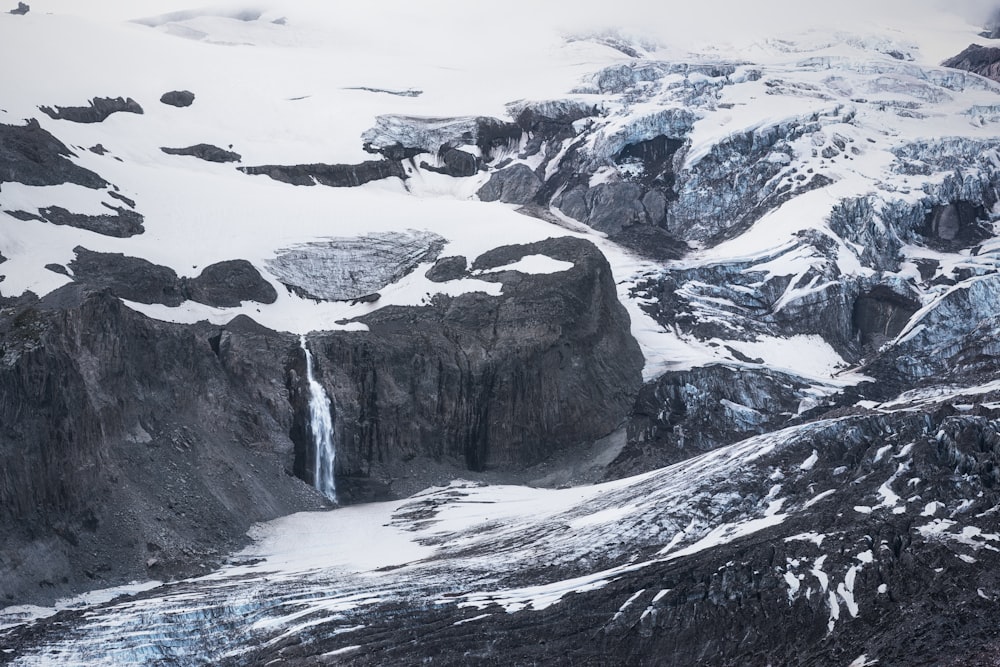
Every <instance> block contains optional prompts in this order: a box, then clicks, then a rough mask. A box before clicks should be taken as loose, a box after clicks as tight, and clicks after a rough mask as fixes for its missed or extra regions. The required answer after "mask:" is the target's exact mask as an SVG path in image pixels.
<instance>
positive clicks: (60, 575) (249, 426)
mask: <svg viewBox="0 0 1000 667" xmlns="http://www.w3.org/2000/svg"><path fill="white" fill-rule="evenodd" d="M0 332H2V334H0V335H2V351H3V357H2V360H0V386H2V387H3V391H2V392H0V471H2V473H0V526H2V528H0V535H2V538H0V600H2V601H3V602H5V603H9V602H17V601H24V600H45V599H51V598H52V597H58V596H59V595H64V594H66V593H68V592H71V591H74V590H81V589H85V588H95V587H101V586H107V585H110V584H114V583H119V582H121V581H123V580H128V579H132V578H145V577H147V576H148V577H151V578H157V577H169V576H172V575H176V574H181V573H192V572H194V571H196V569H197V565H198V564H200V563H203V562H205V561H211V560H212V559H213V558H215V557H217V556H219V555H220V554H223V553H225V552H226V551H227V550H229V549H231V548H233V547H234V546H236V545H237V544H238V543H240V542H241V541H242V540H243V539H245V538H244V533H245V531H246V529H247V528H248V527H249V526H250V524H251V523H253V522H254V521H260V520H265V519H269V518H273V517H276V516H279V515H282V514H287V513H289V512H292V511H296V510H299V509H305V508H308V507H317V506H320V504H321V503H320V502H319V501H318V500H317V498H316V497H315V495H314V494H313V493H312V491H311V489H309V488H308V487H306V485H304V484H303V483H301V482H300V481H299V480H297V479H295V478H294V477H292V476H290V475H289V474H286V472H285V467H286V466H285V461H286V460H288V459H289V458H290V452H291V447H292V444H291V442H290V440H289V439H288V436H287V433H288V430H289V426H290V418H289V414H288V407H287V406H288V403H287V398H286V396H285V393H284V390H283V387H282V385H281V384H280V382H278V381H277V379H276V378H280V377H281V373H282V368H283V363H284V361H285V358H286V355H287V350H288V347H289V344H290V343H291V341H290V340H289V339H288V338H287V337H286V338H284V339H283V338H280V337H276V336H275V335H274V333H273V332H268V331H263V330H260V329H259V328H257V327H255V326H254V325H252V324H251V323H249V322H247V321H240V320H234V321H233V322H232V323H231V324H230V325H228V326H227V327H225V328H223V329H221V330H220V329H218V328H216V327H209V326H207V325H205V326H194V327H185V326H180V325H173V324H168V323H163V322H158V321H154V320H150V319H148V318H146V317H144V316H142V315H140V314H138V313H136V312H134V311H132V310H129V309H128V308H126V307H125V306H123V305H122V304H121V302H120V301H119V300H118V299H116V298H115V297H113V296H111V294H109V293H108V292H91V291H87V290H86V289H85V288H81V287H79V286H68V287H66V288H63V289H61V290H58V291H56V292H54V293H52V294H50V295H49V296H47V297H46V298H44V299H42V300H41V301H39V302H37V303H29V304H21V305H20V306H15V307H13V308H8V309H5V310H4V311H3V312H2V314H0Z"/></svg>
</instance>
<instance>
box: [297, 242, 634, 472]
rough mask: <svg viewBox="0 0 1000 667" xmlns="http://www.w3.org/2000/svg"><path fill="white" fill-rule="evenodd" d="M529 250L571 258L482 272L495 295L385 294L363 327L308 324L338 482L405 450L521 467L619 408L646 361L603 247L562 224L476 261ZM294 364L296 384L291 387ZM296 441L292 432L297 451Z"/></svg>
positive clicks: (398, 459) (391, 468) (596, 430)
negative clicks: (424, 298) (394, 302)
mask: <svg viewBox="0 0 1000 667" xmlns="http://www.w3.org/2000/svg"><path fill="white" fill-rule="evenodd" d="M534 254H544V255H547V256H549V257H552V258H554V259H558V260H563V261H568V262H572V263H573V268H571V269H569V270H567V271H561V272H559V273H555V274H540V275H534V274H523V273H518V272H510V271H508V272H502V271H501V272H496V273H492V274H491V273H487V274H483V275H482V276H481V279H484V280H496V281H501V282H503V293H502V294H501V295H500V296H488V295H486V294H484V293H481V292H478V293H468V294H463V295H461V296H457V297H444V296H438V297H435V299H434V300H433V302H432V303H431V304H429V305H427V306H424V307H419V308H403V307H384V308H382V309H380V310H378V311H375V312H374V313H372V314H370V315H367V316H365V317H363V318H361V320H360V321H362V322H364V323H365V324H366V325H367V326H368V327H369V332H368V333H366V334H360V335H359V334H353V333H345V332H331V333H328V334H323V335H321V336H312V337H310V346H311V349H312V350H313V354H314V358H315V361H316V364H317V368H318V371H317V372H318V374H319V375H320V376H321V378H322V383H323V385H324V387H325V388H326V390H327V393H328V394H329V395H330V396H331V399H332V401H333V405H334V411H335V419H336V420H337V423H338V427H337V438H338V441H337V461H338V463H337V466H338V468H337V470H338V475H340V476H342V478H343V479H345V483H348V482H347V481H346V480H349V479H352V478H363V479H375V480H381V481H383V482H389V481H392V480H393V479H395V478H397V477H399V476H401V475H404V474H407V473H406V472H405V471H406V470H408V469H410V467H411V466H407V465H404V464H403V463H402V462H404V461H407V460H409V459H412V458H413V457H415V456H420V457H430V458H432V459H434V460H436V461H440V462H444V463H450V464H451V465H459V466H462V467H467V468H469V469H472V470H486V469H510V468H518V467H521V466H525V465H530V464H533V463H537V462H539V461H541V460H542V459H543V458H545V457H546V456H548V455H549V454H551V453H552V452H554V451H556V450H559V449H565V448H568V447H572V446H574V445H579V444H580V443H582V442H588V443H589V442H591V441H593V440H596V439H597V438H600V437H602V436H604V435H606V434H607V433H608V432H610V431H611V430H613V428H614V425H616V424H618V423H619V422H620V421H621V420H622V419H624V417H625V415H626V414H627V412H628V410H629V409H630V407H631V405H632V401H633V398H634V395H635V392H636V391H637V390H638V388H639V385H640V383H641V377H640V369H641V367H642V363H643V361H642V355H641V353H640V351H639V348H638V345H637V344H636V343H635V341H634V339H633V338H632V337H631V334H630V333H629V323H628V316H627V314H626V312H625V310H624V308H623V307H622V306H621V304H620V303H619V302H618V300H617V297H616V295H615V286H614V280H613V277H612V275H611V271H610V268H609V266H608V264H607V260H605V259H604V257H603V256H602V255H601V254H600V252H599V251H598V250H597V249H596V248H595V247H594V246H593V245H592V244H590V243H589V242H586V241H582V240H579V239H574V238H569V237H564V238H557V239H549V240H546V241H542V242H539V243H534V244H529V245H523V246H508V247H503V248H499V249H497V250H494V251H491V252H489V253H486V254H485V255H483V256H481V257H479V258H477V260H476V261H475V262H474V263H473V268H474V269H489V268H495V267H498V266H504V265H506V264H509V263H510V262H513V261H517V260H518V259H520V258H521V257H524V256H526V255H534ZM297 372H298V373H299V375H298V377H299V378H300V379H299V380H296V382H295V383H293V385H294V386H295V387H301V384H300V383H301V374H302V371H301V370H299V371H297ZM296 383H299V384H296ZM294 391H301V390H296V389H293V393H294ZM295 395H298V394H295ZM302 400H303V401H304V397H303V398H302ZM296 405H302V406H304V405H305V403H304V402H303V403H300V402H296ZM297 419H299V420H301V419H304V416H303V417H297ZM293 440H296V442H301V441H300V439H297V438H296V437H295V436H293ZM306 450H307V447H306V446H305V443H301V444H299V449H298V450H297V451H300V452H302V456H305V452H306ZM303 465H304V464H303ZM338 483H339V482H338Z"/></svg>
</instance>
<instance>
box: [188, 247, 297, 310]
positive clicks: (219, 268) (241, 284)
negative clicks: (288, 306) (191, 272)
mask: <svg viewBox="0 0 1000 667" xmlns="http://www.w3.org/2000/svg"><path fill="white" fill-rule="evenodd" d="M181 289H182V291H183V293H184V295H185V296H186V297H187V298H188V299H191V300H192V301H197V302H199V303H204V304H207V305H209V306H214V307H216V308H235V307H237V306H239V305H240V303H242V302H243V301H257V302H259V303H274V302H275V301H277V299H278V293H277V292H276V291H275V289H274V286H272V285H271V283H269V282H267V281H266V280H264V279H263V278H262V277H261V275H260V272H258V271H257V269H256V268H255V267H254V265H253V264H251V263H250V262H248V261H246V260H245V259H233V260H229V261H226V262H218V263H216V264H211V265H209V266H206V267H205V268H204V269H203V270H202V272H201V274H200V275H198V277H196V278H189V279H184V280H182V281H181Z"/></svg>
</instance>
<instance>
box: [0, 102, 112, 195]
mask: <svg viewBox="0 0 1000 667" xmlns="http://www.w3.org/2000/svg"><path fill="white" fill-rule="evenodd" d="M70 157H75V154H74V153H73V152H72V151H71V150H70V149H69V148H68V147H67V146H66V144H64V143H62V142H61V141H59V140H58V139H56V138H55V137H54V136H52V135H51V134H50V133H49V132H47V131H45V130H44V129H42V127H41V126H40V125H39V124H38V121H37V120H34V119H30V120H28V121H27V122H26V123H25V124H24V125H3V124H0V182H8V183H23V184H25V185H60V184H62V183H75V184H77V185H82V186H83V187H85V188H93V189H95V190H96V189H99V188H103V187H107V185H108V183H107V181H105V180H104V179H103V178H101V177H100V176H98V175H97V174H95V173H94V172H92V171H90V170H88V169H84V168H83V167H80V166H79V165H77V164H75V163H73V162H72V161H71V160H70V159H69V158H70Z"/></svg>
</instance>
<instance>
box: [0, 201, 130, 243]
mask: <svg viewBox="0 0 1000 667" xmlns="http://www.w3.org/2000/svg"><path fill="white" fill-rule="evenodd" d="M109 194H111V193H109ZM104 206H105V207H106V208H107V209H108V210H109V211H113V213H102V214H99V215H87V214H84V213H73V212H72V211H68V210H66V209H64V208H63V207H61V206H47V207H45V208H40V209H38V213H37V214H36V213H29V212H28V211H8V212H7V213H8V214H10V215H11V216H12V217H15V218H17V219H18V220H40V221H42V222H48V223H51V224H53V225H66V226H67V227H76V228H77V229H86V230H87V231H89V232H94V233H96V234H103V235H104V236H114V237H117V238H128V237H130V236H135V235H136V234H142V233H143V232H144V231H145V229H144V227H143V225H142V223H143V221H144V220H145V218H144V217H143V216H142V214H141V213H137V212H136V211H133V210H131V209H128V208H125V207H123V206H109V205H108V204H106V203H105V204H104Z"/></svg>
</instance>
